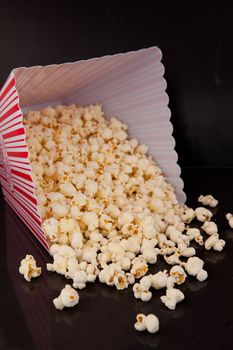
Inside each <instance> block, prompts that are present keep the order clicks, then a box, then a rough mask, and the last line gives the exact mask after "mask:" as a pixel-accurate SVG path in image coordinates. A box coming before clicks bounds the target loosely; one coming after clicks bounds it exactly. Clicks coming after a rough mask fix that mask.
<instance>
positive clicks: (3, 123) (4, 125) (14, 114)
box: [0, 111, 21, 130]
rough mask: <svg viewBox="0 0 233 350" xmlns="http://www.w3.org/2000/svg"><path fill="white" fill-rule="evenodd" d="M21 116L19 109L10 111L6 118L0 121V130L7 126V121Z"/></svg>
mask: <svg viewBox="0 0 233 350" xmlns="http://www.w3.org/2000/svg"><path fill="white" fill-rule="evenodd" d="M17 116H18V117H19V118H20V117H21V112H20V111H16V112H14V113H11V114H10V115H9V116H8V117H7V118H6V119H4V120H3V121H2V122H1V123H0V130H1V129H2V128H3V129H4V128H5V127H6V126H7V123H9V122H10V121H11V120H12V119H14V118H15V117H17ZM19 120H20V119H19Z"/></svg>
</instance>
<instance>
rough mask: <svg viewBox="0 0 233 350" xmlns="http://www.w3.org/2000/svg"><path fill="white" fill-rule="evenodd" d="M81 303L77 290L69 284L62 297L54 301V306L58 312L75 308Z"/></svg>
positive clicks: (62, 292) (61, 294)
mask: <svg viewBox="0 0 233 350" xmlns="http://www.w3.org/2000/svg"><path fill="white" fill-rule="evenodd" d="M78 303H79V295H78V293H77V291H76V290H75V289H73V288H72V287H71V286H70V285H69V284H67V285H66V286H65V287H64V288H63V289H62V291H61V293H60V295H59V296H58V297H57V298H55V299H53V304H54V306H55V308H56V309H57V310H63V309H64V307H73V306H75V305H77V304H78Z"/></svg>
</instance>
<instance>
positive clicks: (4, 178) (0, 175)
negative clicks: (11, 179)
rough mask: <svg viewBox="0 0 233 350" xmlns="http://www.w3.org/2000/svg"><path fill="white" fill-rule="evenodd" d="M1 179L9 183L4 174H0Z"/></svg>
mask: <svg viewBox="0 0 233 350" xmlns="http://www.w3.org/2000/svg"><path fill="white" fill-rule="evenodd" d="M0 177H1V178H2V179H3V180H4V181H6V182H7V179H6V177H4V176H3V175H2V174H0Z"/></svg>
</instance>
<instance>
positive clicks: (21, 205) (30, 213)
mask: <svg viewBox="0 0 233 350" xmlns="http://www.w3.org/2000/svg"><path fill="white" fill-rule="evenodd" d="M14 199H15V201H16V202H17V203H18V205H19V206H20V207H21V208H22V209H23V210H24V211H25V212H26V213H27V214H28V215H29V216H31V218H32V219H33V220H34V221H35V222H36V223H37V224H38V225H40V220H38V219H37V217H35V216H34V215H33V214H32V212H31V211H30V210H28V209H27V208H26V207H25V206H24V205H23V204H22V203H21V202H20V201H19V200H18V199H16V197H14Z"/></svg>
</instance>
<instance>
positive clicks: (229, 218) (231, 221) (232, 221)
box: [226, 213, 233, 228]
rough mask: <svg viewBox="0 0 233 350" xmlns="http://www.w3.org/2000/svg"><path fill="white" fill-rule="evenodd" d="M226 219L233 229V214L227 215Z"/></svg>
mask: <svg viewBox="0 0 233 350" xmlns="http://www.w3.org/2000/svg"><path fill="white" fill-rule="evenodd" d="M226 219H227V221H228V224H229V226H230V227H231V228H233V215H232V214H231V213H228V214H226Z"/></svg>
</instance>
